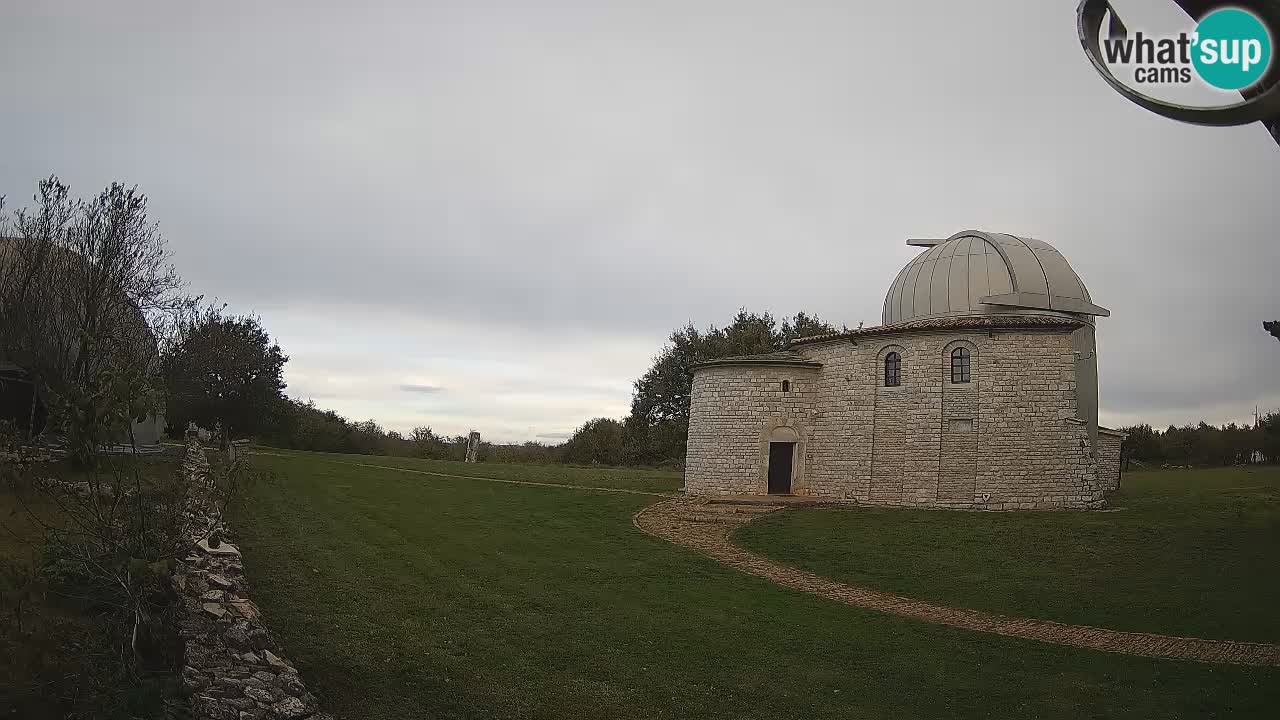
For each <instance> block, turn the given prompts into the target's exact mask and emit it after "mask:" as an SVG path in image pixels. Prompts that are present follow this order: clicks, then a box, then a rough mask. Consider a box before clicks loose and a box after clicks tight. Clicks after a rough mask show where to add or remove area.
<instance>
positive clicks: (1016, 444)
mask: <svg viewBox="0 0 1280 720" xmlns="http://www.w3.org/2000/svg"><path fill="white" fill-rule="evenodd" d="M957 347H965V348H966V349H967V350H969V352H970V363H971V365H970V367H971V373H970V382H968V383H953V382H952V378H951V371H950V369H951V351H952V350H953V349H955V348H957ZM793 352H797V353H799V354H800V355H803V356H804V357H806V358H808V359H809V360H813V361H817V362H819V363H821V364H822V367H821V368H820V369H805V368H761V367H755V366H748V365H743V366H732V365H719V366H709V367H706V368H702V369H699V370H697V371H696V372H695V375H694V382H693V396H692V398H691V415H690V423H689V454H688V458H687V464H686V473H685V478H686V479H685V484H686V489H687V491H688V492H690V493H691V494H698V495H716V494H738V493H744V494H757V493H764V492H766V491H767V485H766V484H765V479H766V478H767V472H768V433H767V428H768V427H770V426H773V425H776V424H778V423H779V422H784V421H785V422H787V423H789V424H790V425H792V426H794V427H796V429H797V431H798V432H799V434H800V436H801V437H802V440H803V442H802V450H803V457H802V458H801V457H800V454H799V453H798V457H797V469H796V474H795V480H794V482H793V492H794V494H797V495H810V496H815V497H823V498H828V499H831V500H836V501H851V502H859V503H869V504H876V505H910V506H928V507H956V508H981V509H991V510H1013V509H1053V508H1089V507H1099V506H1101V505H1102V504H1103V503H1104V502H1105V497H1104V493H1105V490H1107V489H1109V488H1110V487H1111V486H1110V485H1107V484H1106V483H1104V482H1100V480H1099V477H1100V475H1099V473H1100V469H1099V465H1100V461H1099V459H1098V457H1103V456H1105V461H1106V462H1111V460H1112V458H1111V456H1112V455H1114V463H1115V464H1116V467H1117V468H1118V463H1119V451H1118V447H1113V446H1110V445H1108V444H1107V442H1108V441H1105V437H1104V439H1103V441H1102V442H1100V443H1099V447H1098V450H1099V456H1098V457H1095V456H1094V454H1093V444H1092V441H1091V439H1090V435H1089V432H1088V427H1087V425H1086V424H1085V423H1082V422H1081V421H1079V420H1078V419H1077V418H1076V416H1077V414H1078V403H1077V392H1078V388H1077V384H1076V381H1075V371H1076V370H1075V367H1076V363H1075V356H1074V352H1073V347H1072V341H1071V334H1070V331H1069V330H1065V331H1064V330H1062V329H1055V330H1040V329H1035V330H1029V329H1021V330H1003V331H1001V330H997V331H979V332H961V331H950V332H945V331H942V332H940V331H908V332H898V333H886V334H884V335H878V336H869V337H860V338H856V339H849V338H838V339H834V340H832V341H830V342H824V343H816V344H808V345H800V346H797V347H795V348H793ZM889 352H898V353H899V355H900V357H901V360H902V365H901V385H900V386H898V387H885V385H884V357H885V355H886V354H887V353H889ZM784 378H790V379H791V380H792V387H793V389H798V391H797V392H795V394H794V396H792V397H784V396H783V394H782V393H781V391H780V389H779V387H780V381H781V380H782V379H784ZM1101 472H1104V473H1105V472H1107V470H1106V469H1105V468H1104V469H1103V470H1102V471H1101Z"/></svg>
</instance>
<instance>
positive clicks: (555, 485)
mask: <svg viewBox="0 0 1280 720" xmlns="http://www.w3.org/2000/svg"><path fill="white" fill-rule="evenodd" d="M329 462H332V463H338V464H340V465H354V466H356V467H366V468H373V469H375V470H394V471H397V472H407V473H414V474H416V475H435V476H436V477H445V478H457V479H460V480H484V481H485V482H495V483H506V484H508V485H531V486H534V487H549V488H562V489H565V490H592V491H595V492H610V493H627V494H630V495H648V496H650V497H660V498H669V497H675V494H674V493H659V492H649V491H647V490H631V489H629V488H611V487H596V486H594V485H570V484H567V483H549V482H534V481H532V480H506V479H503V478H495V477H484V476H481V475H454V474H451V473H442V472H432V471H430V470H415V469H413V468H405V467H393V466H391V465H374V464H372V463H352V462H343V461H341V460H330V461H329Z"/></svg>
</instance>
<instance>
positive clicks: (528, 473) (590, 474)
mask: <svg viewBox="0 0 1280 720" xmlns="http://www.w3.org/2000/svg"><path fill="white" fill-rule="evenodd" d="M254 451H255V452H258V453H270V455H264V456H263V457H273V456H277V455H284V456H287V457H305V458H307V460H308V461H309V462H310V461H315V460H321V459H323V460H328V461H331V462H341V463H349V464H356V465H381V466H387V467H398V468H409V469H413V470H421V471H424V472H432V473H443V474H446V475H483V476H485V477H491V478H498V479H501V480H520V481H525V482H540V483H554V484H559V485H579V486H586V487H609V488H618V489H625V490H638V491H641V492H656V493H670V492H675V491H677V490H679V489H680V488H681V487H682V486H683V485H684V473H682V472H680V471H679V470H638V469H635V468H610V467H598V468H597V467H575V466H571V465H509V464H502V463H475V464H469V463H464V462H457V461H455V460H424V459H422V458H404V457H389V456H385V455H377V456H374V455H341V454H338V453H311V452H301V451H298V450H282V449H277V448H271V447H257V448H254Z"/></svg>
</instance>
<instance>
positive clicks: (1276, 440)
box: [1121, 412, 1280, 467]
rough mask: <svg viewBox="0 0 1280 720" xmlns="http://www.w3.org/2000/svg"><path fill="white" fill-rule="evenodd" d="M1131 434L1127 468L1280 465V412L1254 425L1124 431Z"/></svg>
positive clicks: (1125, 455) (1126, 450)
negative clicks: (1135, 466)
mask: <svg viewBox="0 0 1280 720" xmlns="http://www.w3.org/2000/svg"><path fill="white" fill-rule="evenodd" d="M1121 430H1122V431H1123V432H1126V433H1128V435H1129V436H1128V437H1127V438H1126V439H1125V442H1124V449H1123V459H1124V463H1125V465H1126V467H1132V466H1133V465H1134V464H1135V463H1136V464H1137V465H1138V466H1151V467H1163V466H1171V465H1172V466H1196V467H1214V466H1224V465H1243V464H1246V463H1257V462H1268V463H1274V462H1280V412H1271V413H1267V414H1266V415H1263V416H1262V417H1260V418H1259V419H1258V421H1257V422H1256V423H1255V424H1254V425H1252V426H1250V425H1237V424H1235V423H1228V424H1226V425H1222V426H1220V427H1215V426H1213V425H1210V424H1208V423H1205V422H1201V423H1200V424H1198V425H1185V426H1183V427H1177V426H1174V425H1170V426H1169V427H1168V428H1166V429H1165V430H1158V429H1153V428H1152V427H1151V426H1150V425H1133V426H1130V427H1126V428H1121Z"/></svg>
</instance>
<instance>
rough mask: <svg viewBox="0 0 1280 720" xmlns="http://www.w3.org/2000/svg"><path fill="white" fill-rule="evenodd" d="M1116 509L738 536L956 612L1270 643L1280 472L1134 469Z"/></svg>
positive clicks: (807, 518)
mask: <svg viewBox="0 0 1280 720" xmlns="http://www.w3.org/2000/svg"><path fill="white" fill-rule="evenodd" d="M1113 501H1114V505H1115V506H1117V507H1120V508H1123V510H1121V511H1120V512H1113V513H1084V512H1075V513H955V512H938V511H910V510H867V509H856V510H799V511H794V512H785V513H777V514H774V515H771V516H769V517H765V518H762V519H761V520H759V521H757V522H755V523H753V524H752V525H751V526H748V527H747V528H744V529H743V530H740V531H739V532H738V535H737V536H736V537H735V541H736V542H738V543H740V544H742V545H744V546H746V547H749V548H751V549H753V550H755V551H757V552H760V553H762V554H764V555H768V556H770V557H773V558H776V559H778V560H781V561H783V562H786V563H787V564H789V565H794V566H797V567H802V568H805V569H807V570H811V571H813V572H815V573H818V574H820V575H824V576H828V577H831V578H836V579H840V580H844V581H847V582H850V583H854V584H858V585H864V586H867V587H872V588H876V589H880V590H888V591H892V592H898V593H902V594H904V595H909V596H911V597H918V598H926V599H929V600H936V601H938V602H942V603H947V604H951V605H957V606H961V607H971V608H981V609H984V610H994V611H997V612H1002V613H1008V614H1012V615H1023V616H1030V617H1037V618H1045V619H1049V620H1059V621H1063V622H1071V623H1084V624H1090V625H1099V626H1103V627H1108V628H1116V629H1120V630H1145V631H1152V632H1160V633H1166V634H1172V635H1192V636H1198V637H1207V638H1223V639H1230V640H1253V641H1265V642H1280V468H1275V467H1265V468H1263V467H1259V468H1227V469H1221V470H1180V471H1178V470H1170V471H1158V472H1145V473H1133V474H1128V475H1125V477H1124V483H1123V488H1122V490H1121V491H1120V492H1119V493H1118V494H1117V495H1116V496H1114V497H1113ZM1277 713H1278V716H1280V709H1278V710H1277Z"/></svg>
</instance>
